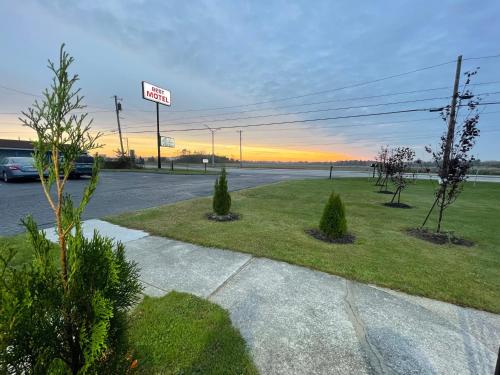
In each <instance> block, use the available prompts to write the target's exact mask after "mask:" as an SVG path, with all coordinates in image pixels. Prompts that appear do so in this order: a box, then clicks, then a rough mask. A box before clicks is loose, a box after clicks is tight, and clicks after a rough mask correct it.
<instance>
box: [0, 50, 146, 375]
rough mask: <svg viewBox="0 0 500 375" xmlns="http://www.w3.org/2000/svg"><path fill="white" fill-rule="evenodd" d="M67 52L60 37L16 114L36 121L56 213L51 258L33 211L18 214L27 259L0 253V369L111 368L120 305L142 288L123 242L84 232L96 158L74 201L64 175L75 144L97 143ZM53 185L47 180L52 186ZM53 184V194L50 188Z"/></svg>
mask: <svg viewBox="0 0 500 375" xmlns="http://www.w3.org/2000/svg"><path fill="white" fill-rule="evenodd" d="M72 62H73V58H72V57H70V56H69V55H68V54H67V53H66V52H65V51H64V45H62V46H61V50H60V56H59V62H58V65H56V64H54V63H52V62H51V61H49V69H50V70H51V71H52V72H53V74H54V78H53V81H52V85H51V87H50V89H47V90H45V91H44V93H43V99H42V100H41V101H38V100H37V101H35V103H34V105H33V107H32V108H29V109H28V110H27V111H26V112H23V115H24V117H23V118H22V119H21V121H22V122H23V123H24V125H25V126H28V127H30V128H32V129H33V130H35V132H36V134H37V141H36V142H34V159H35V164H36V168H37V170H38V174H39V177H40V181H41V186H42V189H43V192H44V193H45V196H46V198H47V200H48V202H49V205H50V207H51V209H52V211H53V213H54V217H55V226H56V232H57V236H58V247H59V265H58V266H57V265H56V264H55V262H54V258H53V256H52V253H53V252H54V246H52V245H51V244H50V242H49V241H48V240H47V239H46V237H45V233H44V232H40V231H39V229H38V227H37V225H36V223H35V222H34V220H33V219H32V218H31V217H28V218H27V219H25V220H23V224H24V225H25V227H26V229H27V234H28V239H29V242H30V244H31V247H32V250H33V253H34V255H33V260H32V262H31V263H30V264H29V265H26V266H24V267H23V268H21V269H16V268H14V267H12V266H11V262H12V258H13V256H14V252H12V251H9V252H8V253H3V252H2V254H1V255H0V274H1V275H2V283H0V309H1V313H0V372H1V373H26V374H28V373H29V374H32V373H35V374H38V373H40V374H42V373H43V374H46V373H58V374H66V373H68V372H69V373H73V374H77V373H78V374H83V373H117V372H119V371H121V370H118V366H120V365H121V364H122V360H123V359H124V358H125V351H126V350H127V348H126V312H127V310H128V309H129V308H130V307H131V306H132V305H133V304H134V303H135V301H136V299H137V295H138V293H139V292H140V290H141V286H140V283H139V281H138V269H137V266H136V265H135V264H134V263H132V262H128V261H127V260H126V259H125V250H124V246H123V245H122V244H120V243H118V244H116V245H115V244H113V242H112V241H111V240H110V239H107V238H103V237H101V236H99V235H98V234H97V232H96V233H94V236H93V238H92V239H86V238H85V237H84V236H83V232H82V225H81V215H82V213H83V211H84V209H85V207H86V205H87V204H88V202H89V200H90V198H91V196H92V194H93V193H94V191H95V189H96V187H97V182H98V165H97V162H96V163H95V164H94V169H93V173H92V176H91V178H90V181H89V184H88V185H87V186H86V187H85V189H84V192H83V198H82V200H81V201H80V202H79V203H78V204H77V205H76V206H75V205H74V204H73V201H72V199H71V197H70V196H69V195H66V194H65V193H64V188H65V185H66V183H67V181H68V178H69V175H70V173H71V171H72V168H73V164H74V162H75V160H76V159H77V157H78V156H79V155H80V154H81V153H85V152H88V151H90V150H91V149H94V148H96V147H98V144H97V139H98V137H99V134H97V135H91V132H90V130H91V128H90V125H91V121H87V114H86V113H80V114H76V113H75V111H82V110H84V108H85V106H84V105H83V103H82V99H83V97H82V96H80V94H79V92H80V90H79V89H76V90H75V89H74V85H75V83H76V82H77V81H78V76H76V75H74V76H70V75H69V72H68V69H69V67H70V65H71V64H72ZM52 188H54V189H52ZM52 190H54V191H53V194H52Z"/></svg>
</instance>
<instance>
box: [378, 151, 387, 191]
mask: <svg viewBox="0 0 500 375" xmlns="http://www.w3.org/2000/svg"><path fill="white" fill-rule="evenodd" d="M388 157H389V147H388V146H381V147H380V151H379V152H378V154H377V156H375V164H376V170H377V176H378V178H377V182H375V186H381V187H382V186H384V185H386V190H387V184H386V182H387V179H384V177H387V175H386V162H387V159H388Z"/></svg>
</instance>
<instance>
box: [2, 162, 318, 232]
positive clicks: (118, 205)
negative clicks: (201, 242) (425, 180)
mask: <svg viewBox="0 0 500 375" xmlns="http://www.w3.org/2000/svg"><path fill="white" fill-rule="evenodd" d="M322 174H323V175H324V171H323V172H322ZM215 178H216V176H214V175H167V174H156V173H138V172H102V173H101V177H100V181H99V186H98V188H97V190H96V192H95V195H94V197H93V198H92V200H91V201H90V203H89V205H88V207H87V210H86V211H85V213H84V215H83V218H84V219H93V218H99V217H103V216H106V215H111V214H117V213H121V212H126V211H132V210H137V209H141V208H148V207H154V206H158V205H162V204H167V203H172V202H176V201H179V200H184V199H190V198H195V197H202V196H208V195H210V194H212V191H213V185H214V182H215ZM289 178H304V176H301V175H296V174H293V173H292V174H290V173H286V171H283V172H280V173H273V174H269V173H268V174H266V173H246V172H245V171H232V172H231V173H230V176H229V188H230V189H231V190H238V189H243V188H248V187H253V186H258V185H263V184H269V183H273V182H278V181H282V180H284V179H289ZM87 182H88V181H87V179H86V178H81V179H79V180H70V181H69V183H68V185H67V188H66V192H67V193H69V194H71V196H72V197H74V198H75V199H80V198H81V194H82V191H83V188H84V186H85V185H86V184H87ZM0 213H1V219H0V235H11V234H15V233H19V232H22V231H23V227H22V226H21V225H20V219H21V218H23V217H25V216H27V215H29V214H31V215H33V217H34V218H35V220H36V221H37V223H38V224H39V225H40V227H49V226H51V225H52V224H53V223H54V216H53V213H52V211H51V210H50V208H49V205H48V203H47V200H46V199H45V196H44V194H43V192H42V188H41V186H40V183H39V182H36V181H26V182H12V183H3V182H0Z"/></svg>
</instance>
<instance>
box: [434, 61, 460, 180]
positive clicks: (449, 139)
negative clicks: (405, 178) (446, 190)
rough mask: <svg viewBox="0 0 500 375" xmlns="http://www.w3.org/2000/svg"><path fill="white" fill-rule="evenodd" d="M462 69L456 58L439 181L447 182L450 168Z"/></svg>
mask: <svg viewBox="0 0 500 375" xmlns="http://www.w3.org/2000/svg"><path fill="white" fill-rule="evenodd" d="M461 68H462V55H460V56H458V59H457V69H456V71H455V84H454V86H453V96H452V97H451V108H450V118H449V121H448V134H447V135H446V145H445V148H444V152H443V169H442V171H441V176H439V177H441V180H442V181H445V180H446V181H447V180H448V174H449V168H450V165H449V164H450V154H451V150H452V148H453V137H454V135H455V123H456V120H457V119H456V114H457V99H458V86H459V85H460V70H461Z"/></svg>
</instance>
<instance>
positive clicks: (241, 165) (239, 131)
mask: <svg viewBox="0 0 500 375" xmlns="http://www.w3.org/2000/svg"><path fill="white" fill-rule="evenodd" d="M237 132H238V133H240V168H243V154H242V152H241V133H243V130H237Z"/></svg>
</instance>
